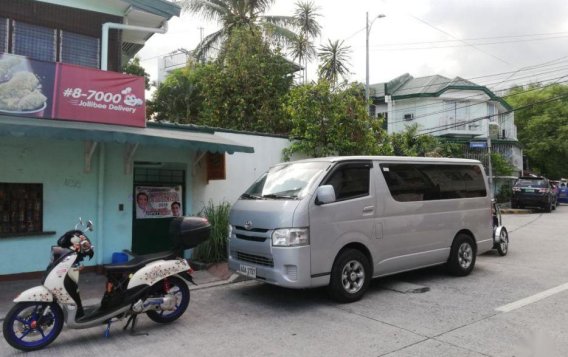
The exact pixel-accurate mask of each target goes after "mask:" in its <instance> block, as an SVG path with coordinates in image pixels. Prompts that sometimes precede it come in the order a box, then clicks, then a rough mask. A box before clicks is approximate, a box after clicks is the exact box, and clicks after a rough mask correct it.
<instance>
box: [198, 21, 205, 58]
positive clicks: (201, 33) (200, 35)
mask: <svg viewBox="0 0 568 357" xmlns="http://www.w3.org/2000/svg"><path fill="white" fill-rule="evenodd" d="M198 29H199V44H200V45H201V44H202V43H203V31H204V30H205V28H204V27H198ZM197 61H199V62H201V63H203V62H205V61H204V60H203V55H201V58H198V59H197Z"/></svg>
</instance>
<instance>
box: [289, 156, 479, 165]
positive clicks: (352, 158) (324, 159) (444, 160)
mask: <svg viewBox="0 0 568 357" xmlns="http://www.w3.org/2000/svg"><path fill="white" fill-rule="evenodd" d="M356 160H374V161H384V162H415V163H453V164H460V163H461V164H466V163H467V164H481V162H479V160H471V159H456V158H447V157H414V156H328V157H318V158H311V159H303V160H298V161H296V162H314V161H321V162H340V161H356Z"/></svg>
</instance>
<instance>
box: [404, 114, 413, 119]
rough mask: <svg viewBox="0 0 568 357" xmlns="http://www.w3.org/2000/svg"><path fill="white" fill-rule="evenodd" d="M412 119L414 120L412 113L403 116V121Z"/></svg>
mask: <svg viewBox="0 0 568 357" xmlns="http://www.w3.org/2000/svg"><path fill="white" fill-rule="evenodd" d="M412 119H414V114H413V113H409V114H404V120H412Z"/></svg>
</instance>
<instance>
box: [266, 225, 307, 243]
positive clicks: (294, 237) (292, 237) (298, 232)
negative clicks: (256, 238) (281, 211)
mask: <svg viewBox="0 0 568 357" xmlns="http://www.w3.org/2000/svg"><path fill="white" fill-rule="evenodd" d="M308 244H310V233H309V230H308V228H283V229H276V230H275V231H274V232H273V233H272V245H273V246H277V247H295V246H299V245H308Z"/></svg>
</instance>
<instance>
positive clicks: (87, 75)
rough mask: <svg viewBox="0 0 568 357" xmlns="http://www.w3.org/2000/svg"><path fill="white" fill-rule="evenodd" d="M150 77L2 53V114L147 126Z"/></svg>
mask: <svg viewBox="0 0 568 357" xmlns="http://www.w3.org/2000/svg"><path fill="white" fill-rule="evenodd" d="M144 90H145V88H144V78H143V77H138V76H131V75H127V74H122V73H117V72H110V71H101V70H97V69H92V68H87V67H80V66H75V65H70V64H65V63H53V62H42V61H36V60H31V59H29V58H27V57H22V56H16V55H11V54H7V53H4V54H0V114H5V115H19V116H30V117H38V118H45V119H62V120H73V121H83V122H93V123H103V124H115V125H125V126H135V127H145V126H146V113H145V112H146V109H145V100H144Z"/></svg>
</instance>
